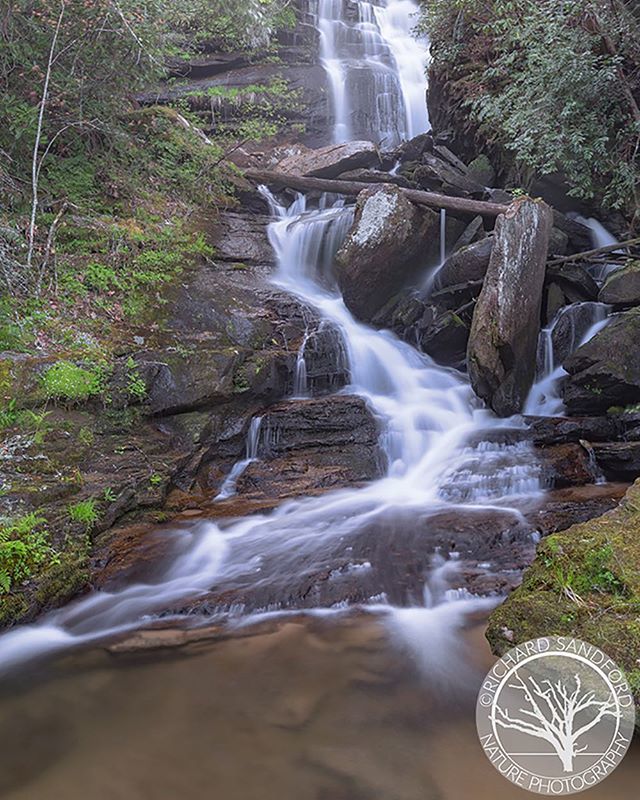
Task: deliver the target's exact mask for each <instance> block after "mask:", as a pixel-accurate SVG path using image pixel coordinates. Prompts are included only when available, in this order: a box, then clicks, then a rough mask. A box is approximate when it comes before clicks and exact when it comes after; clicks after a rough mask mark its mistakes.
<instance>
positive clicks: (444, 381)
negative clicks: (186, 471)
mask: <svg viewBox="0 0 640 800" xmlns="http://www.w3.org/2000/svg"><path fill="white" fill-rule="evenodd" d="M263 191H264V192H265V194H267V196H268V197H269V200H270V202H271V205H272V208H273V211H274V216H275V220H274V222H273V223H272V224H271V226H270V229H269V237H270V240H271V243H272V245H273V247H274V249H275V251H276V255H277V258H278V265H279V266H278V271H277V273H276V275H275V279H274V280H275V282H276V283H277V284H279V285H280V286H281V287H282V288H285V289H287V290H288V291H290V292H292V293H294V294H295V295H297V296H298V297H299V298H301V299H302V300H303V301H304V302H305V303H307V304H308V305H310V306H312V307H313V308H315V309H316V311H317V312H318V313H319V315H320V317H321V318H322V319H323V320H324V321H326V322H328V323H330V324H331V325H332V327H334V328H335V329H337V330H338V331H339V332H340V334H341V336H342V339H343V342H344V350H345V353H346V357H347V359H348V365H349V374H350V385H349V386H348V387H347V389H346V391H348V392H353V393H357V394H359V395H362V396H363V397H364V398H365V399H366V401H367V402H368V404H369V406H370V408H371V410H372V411H373V413H374V414H375V415H376V417H377V418H378V420H379V424H380V428H381V434H380V446H381V448H382V449H383V450H384V451H385V454H386V457H387V458H386V461H387V464H388V468H387V472H386V474H385V475H384V476H383V477H382V478H380V479H379V480H377V481H375V482H373V483H371V484H368V485H366V486H363V487H359V488H351V489H344V490H341V491H334V492H331V493H327V494H324V495H323V496H321V497H309V498H302V499H298V500H293V501H288V502H285V503H283V504H282V505H280V506H279V507H278V508H276V509H275V510H274V511H272V512H270V513H265V514H254V515H252V516H248V517H245V518H240V519H235V520H231V521H227V522H226V523H224V524H222V523H221V524H218V523H217V522H215V521H203V522H201V523H199V524H197V525H195V526H194V527H192V528H191V529H190V530H188V531H184V530H182V531H181V532H180V533H179V537H178V542H179V546H180V552H179V553H178V554H177V555H176V556H174V557H172V558H171V559H170V560H168V561H167V562H166V563H165V566H164V573H163V574H161V575H160V577H158V578H156V580H155V582H154V583H148V584H147V583H136V584H132V585H129V586H126V587H125V588H122V589H120V590H118V591H115V592H96V593H93V594H90V595H88V596H86V597H83V598H81V599H79V600H77V601H76V602H74V603H72V604H70V605H69V606H67V607H66V608H63V609H61V610H59V611H54V612H52V613H51V614H49V615H47V616H46V617H45V618H44V619H43V620H41V621H40V622H38V623H36V624H34V625H30V626H24V627H22V628H18V629H16V630H14V631H11V632H9V633H7V634H5V635H4V636H2V637H0V664H2V668H4V669H10V668H11V667H13V666H15V665H16V664H18V663H21V662H22V661H24V660H25V659H30V658H32V657H34V656H36V655H41V654H43V653H47V652H54V651H57V650H60V649H64V648H68V647H72V646H77V645H79V644H82V643H84V644H86V643H87V642H93V641H97V640H101V639H103V638H105V637H107V636H110V635H113V634H115V633H119V632H122V631H126V630H129V629H132V628H135V627H137V626H139V625H141V624H142V623H143V622H144V621H146V620H149V619H150V618H152V616H153V614H154V613H156V612H159V611H164V610H166V609H168V608H171V607H172V604H175V603H178V602H179V601H180V600H181V599H184V598H190V599H193V598H198V597H200V596H205V595H208V594H209V592H210V591H211V590H212V589H216V590H217V591H218V592H220V593H224V592H225V591H228V590H232V589H238V588H242V587H245V588H249V587H256V586H258V587H259V586H265V585H266V586H267V587H268V590H269V596H270V597H271V596H272V597H273V598H275V599H274V601H273V602H278V600H279V599H281V598H287V597H289V596H290V592H291V589H290V586H291V581H292V578H293V576H298V575H301V574H308V575H314V574H318V573H321V572H322V571H323V570H325V569H326V564H327V562H328V561H329V560H330V559H331V558H332V557H335V555H336V554H344V553H345V548H346V551H348V550H349V541H350V540H356V537H357V536H358V534H359V533H361V532H362V531H363V530H366V529H367V528H368V526H371V525H373V524H375V523H376V522H377V524H384V521H385V520H386V519H387V518H388V515H391V519H393V516H394V515H396V514H401V513H406V512H407V511H408V510H412V511H413V512H415V513H421V514H424V513H430V512H435V511H437V510H439V509H444V508H449V509H453V508H456V507H460V506H459V504H460V503H464V504H467V505H465V506H462V508H468V509H469V510H472V509H474V508H478V507H479V506H480V507H487V506H489V507H494V508H496V509H497V511H496V513H506V514H509V515H513V514H515V515H516V517H517V516H518V512H514V511H512V510H510V507H511V504H512V500H511V498H512V497H515V496H517V495H522V494H523V492H524V493H525V494H530V493H535V492H537V491H538V490H539V489H540V483H539V481H538V473H539V468H538V466H537V465H536V460H535V457H534V455H533V450H532V449H531V448H530V447H529V446H528V445H524V444H522V443H520V444H518V445H513V446H508V445H507V446H504V447H502V448H500V452H499V453H496V450H495V448H492V447H491V446H490V445H489V444H488V443H486V442H482V435H483V433H484V432H485V431H487V432H489V433H490V432H491V431H492V430H495V429H496V428H502V427H505V426H513V425H514V421H513V420H511V421H509V420H506V421H505V420H497V419H496V418H495V417H493V415H492V414H491V413H490V412H489V411H487V410H485V409H483V408H482V407H481V406H480V403H479V402H478V401H477V399H476V398H475V396H474V394H473V392H472V390H471V387H470V386H469V383H468V380H467V379H466V377H465V376H463V375H462V374H460V373H459V372H456V371H455V370H451V369H446V368H443V367H440V366H438V365H437V364H436V363H435V362H434V361H432V359H430V358H429V357H428V356H426V355H424V354H422V353H419V352H418V351H417V350H415V349H414V348H412V347H411V346H410V345H408V344H406V343H405V342H403V341H401V340H400V339H398V338H397V337H396V336H394V335H393V334H392V333H391V332H389V331H378V330H374V329H373V328H369V327H367V326H366V325H363V324H361V323H359V322H357V321H356V320H355V319H354V318H353V317H352V316H351V314H350V313H349V311H348V310H347V308H346V307H345V305H344V302H343V300H342V297H341V296H340V294H339V292H338V291H337V289H336V288H335V284H334V281H333V279H332V275H331V270H330V264H331V263H332V262H333V257H334V255H335V252H336V249H337V248H338V247H339V245H340V242H341V241H342V238H343V237H344V236H345V235H346V231H347V230H348V228H349V226H350V224H351V220H352V214H353V210H352V209H351V208H345V207H344V206H343V205H342V203H341V201H336V200H334V199H332V198H323V199H322V200H321V202H320V203H319V204H318V207H317V208H310V207H309V205H308V202H309V201H308V200H307V199H306V198H305V197H303V196H298V197H297V198H296V199H295V201H294V202H293V203H292V204H291V205H290V206H289V207H285V206H282V205H280V204H279V203H278V202H276V200H275V199H274V198H273V197H272V196H271V195H270V194H269V193H268V192H267V191H266V190H263ZM263 433H264V437H265V438H266V437H267V435H268V432H263ZM471 437H473V438H475V439H478V438H479V439H480V444H479V445H478V446H477V447H475V448H473V447H469V446H467V443H468V441H469V439H470V438H471ZM259 441H260V418H259V417H256V418H255V419H254V420H253V422H252V425H251V428H250V431H249V435H248V437H247V444H246V454H245V455H246V457H245V459H243V461H241V462H239V463H238V465H236V467H237V468H238V470H240V469H241V466H242V465H243V464H245V463H246V462H247V461H250V460H252V459H255V458H257V456H258V442H259ZM487 459H488V461H487ZM470 460H473V461H474V464H475V467H474V469H476V470H477V471H478V473H479V474H480V475H483V476H485V478H486V479H483V478H481V479H480V480H479V481H476V482H475V484H474V485H472V483H473V482H472V481H471V482H470V481H469V476H468V472H469V463H470ZM483 465H484V466H483ZM245 468H246V467H245ZM490 472H492V473H493V475H492V477H491V478H490V479H489V478H488V477H487V476H488V475H489V473H490ZM236 480H237V477H236ZM456 486H458V490H456V489H455V487H456ZM221 493H222V492H221ZM498 509H499V512H498ZM450 599H451V598H450ZM474 608H476V609H484V608H486V601H484V600H480V599H472V600H468V599H467V601H466V603H465V605H464V606H463V607H462V606H461V609H460V614H459V615H454V617H456V618H459V622H458V623H457V624H461V619H462V617H463V616H464V614H465V613H467V612H468V611H470V610H473V609H474ZM463 609H464V610H463ZM435 611H437V609H433V612H435ZM225 613H226V612H225ZM394 615H395V616H393V619H395V620H405V621H408V618H407V616H406V615H403V614H400V615H399V616H398V615H397V614H396V613H395V612H394ZM436 616H437V618H438V619H440V618H441V617H440V616H439V612H438V615H436ZM411 619H412V620H414V619H415V617H414V616H411ZM434 619H435V618H434ZM442 619H453V618H452V617H451V616H450V615H448V614H444V615H443V616H442ZM398 624H400V623H398ZM439 624H440V623H439ZM451 624H452V625H453V622H452V623H451ZM409 629H411V625H409Z"/></svg>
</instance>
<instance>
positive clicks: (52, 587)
mask: <svg viewBox="0 0 640 800" xmlns="http://www.w3.org/2000/svg"><path fill="white" fill-rule="evenodd" d="M86 551H87V548H85V547H82V548H78V549H76V548H74V549H72V550H70V551H67V552H65V553H63V554H62V555H61V556H60V559H59V561H58V563H57V564H54V565H52V566H51V567H50V568H49V569H48V570H47V571H46V572H45V573H44V575H42V577H41V578H40V581H39V584H38V589H37V590H36V593H35V600H36V602H37V603H38V605H39V606H41V607H42V608H45V609H46V608H57V607H59V606H61V605H64V604H65V603H66V602H68V601H69V600H71V599H72V598H73V597H75V596H76V595H77V594H78V593H79V592H81V591H82V590H83V589H84V588H85V587H86V586H87V585H88V583H89V580H90V569H89V558H88V554H87V552H86ZM14 619H15V617H14Z"/></svg>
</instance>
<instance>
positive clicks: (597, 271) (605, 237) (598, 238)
mask: <svg viewBox="0 0 640 800" xmlns="http://www.w3.org/2000/svg"><path fill="white" fill-rule="evenodd" d="M572 216H573V219H575V220H576V221H577V222H580V223H582V224H583V225H584V226H585V227H587V228H589V230H590V231H591V243H592V244H593V247H594V248H598V247H610V246H611V245H612V244H617V243H618V240H617V239H616V238H615V236H613V235H612V234H611V233H609V231H608V230H607V229H606V228H605V227H604V225H603V224H602V223H601V222H599V221H598V220H597V219H594V217H589V218H586V217H583V216H581V215H580V214H573V215H572ZM618 268H619V267H618V265H617V264H610V263H607V262H606V261H605V262H604V263H602V264H596V265H593V266H591V267H589V268H588V269H589V272H590V274H591V276H592V277H593V278H594V279H595V280H596V281H598V282H602V281H605V280H606V279H607V278H608V276H609V275H610V274H611V273H612V272H615V270H616V269H618Z"/></svg>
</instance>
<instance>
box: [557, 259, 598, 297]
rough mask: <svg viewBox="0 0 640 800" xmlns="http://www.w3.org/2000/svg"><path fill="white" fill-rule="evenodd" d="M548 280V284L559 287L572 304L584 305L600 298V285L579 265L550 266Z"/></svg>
mask: <svg viewBox="0 0 640 800" xmlns="http://www.w3.org/2000/svg"><path fill="white" fill-rule="evenodd" d="M546 279H547V282H548V283H555V284H556V285H557V286H559V287H560V288H561V289H562V292H563V294H564V296H565V297H566V298H567V300H568V302H570V303H583V302H587V301H590V300H596V299H597V297H598V284H597V283H596V282H595V281H594V279H593V278H592V277H591V275H589V273H588V272H587V271H586V269H585V268H584V267H582V266H580V265H579V264H571V263H565V264H555V265H553V266H549V267H547V277H546Z"/></svg>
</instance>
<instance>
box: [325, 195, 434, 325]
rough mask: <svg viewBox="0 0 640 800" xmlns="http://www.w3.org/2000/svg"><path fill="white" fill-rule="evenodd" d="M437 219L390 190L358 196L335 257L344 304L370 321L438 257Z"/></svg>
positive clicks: (431, 213)
mask: <svg viewBox="0 0 640 800" xmlns="http://www.w3.org/2000/svg"><path fill="white" fill-rule="evenodd" d="M439 226H440V220H439V217H438V215H437V214H436V213H435V212H434V211H430V210H429V209H423V208H418V207H417V206H415V205H414V204H413V203H411V202H410V201H409V200H407V198H406V197H405V196H404V194H403V193H402V192H401V191H400V190H399V189H398V188H397V187H395V186H390V185H388V186H380V187H377V186H372V187H371V188H370V189H365V190H364V191H363V192H361V193H360V194H359V195H358V201H357V204H356V213H355V219H354V223H353V227H352V228H351V230H350V232H349V234H348V236H347V238H346V239H345V241H344V243H343V245H342V247H341V248H340V250H339V251H338V253H337V255H336V278H337V281H338V285H339V286H340V289H341V290H342V294H343V296H344V301H345V303H346V305H347V307H348V308H349V309H350V310H351V312H352V313H353V314H354V315H355V316H356V317H358V318H359V319H362V320H365V321H370V320H371V319H372V318H373V317H374V316H375V314H376V312H378V311H379V310H380V309H381V308H382V307H383V306H384V305H385V303H387V302H388V300H389V298H391V297H392V296H393V295H394V294H396V293H397V292H398V291H399V290H400V289H401V288H402V287H403V286H405V285H406V284H407V283H408V282H409V281H410V280H411V278H412V277H414V275H415V274H416V271H417V269H418V268H420V267H424V266H426V265H427V264H428V263H429V262H430V261H431V262H433V261H435V260H436V259H437V257H438V250H439V245H440V241H439V235H440V234H439Z"/></svg>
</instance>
